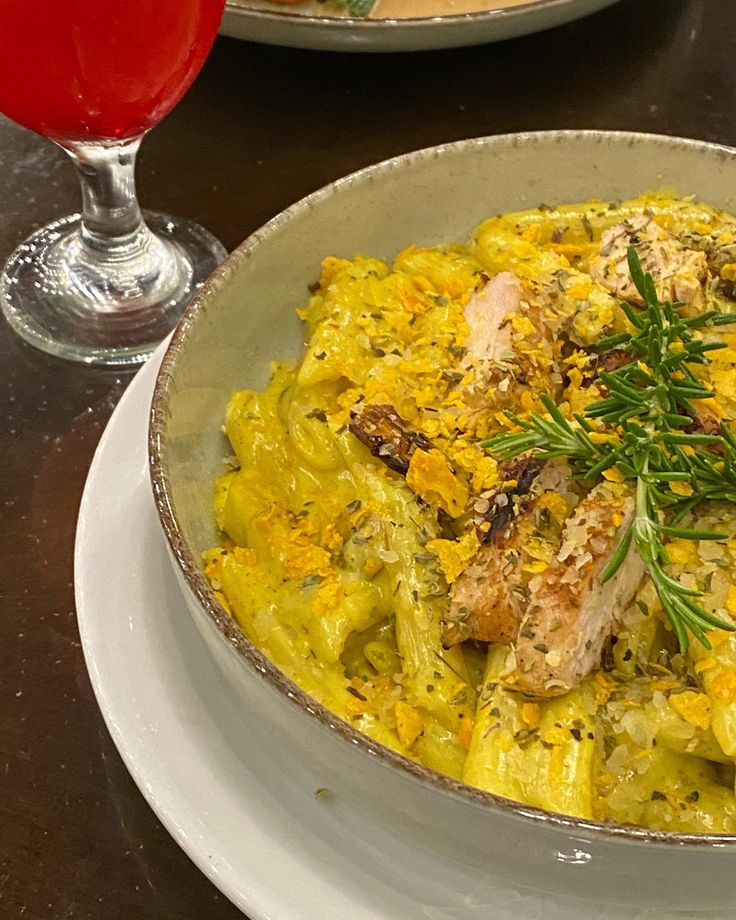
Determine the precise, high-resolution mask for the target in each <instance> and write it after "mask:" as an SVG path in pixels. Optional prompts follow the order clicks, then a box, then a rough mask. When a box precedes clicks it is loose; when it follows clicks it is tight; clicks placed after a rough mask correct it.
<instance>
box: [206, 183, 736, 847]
mask: <svg viewBox="0 0 736 920" xmlns="http://www.w3.org/2000/svg"><path fill="white" fill-rule="evenodd" d="M428 206H431V204H429V203H428ZM735 284H736V219H734V218H732V217H731V216H729V215H728V214H725V213H723V212H721V211H718V210H716V209H714V208H712V207H709V206H707V205H705V204H699V203H695V202H694V201H692V200H689V199H675V198H672V197H667V196H665V195H664V194H656V195H655V194H652V195H648V196H644V197H642V198H639V199H636V200H632V201H625V202H586V203H584V204H573V205H565V206H560V207H552V206H547V205H541V206H540V207H539V208H536V209H533V210H528V211H523V212H519V213H513V214H505V215H502V216H497V217H492V218H490V219H488V220H487V221H485V222H484V223H483V224H481V225H480V227H478V228H477V230H476V231H475V232H474V233H473V234H472V236H471V238H470V239H469V240H468V241H467V242H466V243H463V244H458V243H453V244H446V245H441V246H435V247H428V248H426V247H425V248H420V247H416V246H409V247H408V248H406V249H404V250H403V251H402V252H400V253H399V254H398V255H397V256H396V258H395V259H394V261H393V264H391V265H389V264H387V263H386V262H384V261H381V260H379V259H376V258H372V257H370V256H369V255H359V256H357V257H355V258H354V259H350V260H348V259H342V258H335V257H327V258H325V260H324V262H323V264H322V269H321V275H320V277H319V281H318V283H316V284H315V285H314V286H313V290H312V292H311V296H310V297H309V299H308V302H307V303H306V306H304V307H303V308H300V309H299V311H298V312H299V315H300V317H301V318H302V319H303V320H304V323H305V339H306V345H305V348H304V351H303V354H302V355H301V357H300V358H299V360H298V361H297V362H296V363H283V362H275V363H274V364H273V369H272V370H273V373H272V379H271V382H270V384H269V386H268V387H267V389H266V390H265V391H263V392H255V391H253V390H243V391H242V392H238V393H236V394H234V395H233V397H232V399H231V400H230V403H229V405H228V407H227V414H226V421H225V430H226V434H227V437H228V438H229V441H230V443H231V445H232V449H233V454H234V455H233V456H232V457H231V458H229V459H228V461H227V465H226V470H225V472H224V474H223V475H222V476H221V478H220V479H219V480H218V482H217V484H216V488H215V499H214V506H215V517H216V522H217V525H218V528H219V530H220V531H221V533H222V535H223V536H222V542H221V545H220V546H218V547H214V548H212V549H211V550H208V551H207V552H206V553H205V568H206V573H207V575H208V577H209V579H210V581H211V583H212V585H213V588H214V589H215V591H216V593H217V596H218V599H219V600H220V602H221V604H222V605H223V607H224V608H225V609H226V611H228V613H229V614H230V615H231V616H232V617H233V618H234V619H235V620H236V621H237V622H238V623H239V624H240V626H241V628H242V629H243V631H244V632H245V634H246V635H247V636H248V638H249V639H250V640H251V641H252V642H253V643H254V644H255V645H256V646H258V647H259V648H260V649H262V650H263V652H264V653H265V654H266V655H267V656H268V657H269V658H270V659H271V660H272V661H273V662H274V663H275V664H276V665H277V666H278V667H279V668H280V669H282V670H283V671H284V672H285V673H286V674H287V675H288V676H289V677H291V678H292V679H293V680H294V681H296V682H297V683H298V684H299V685H300V686H301V687H302V688H304V690H305V691H307V692H308V693H309V694H311V695H312V696H313V697H314V698H315V699H317V700H318V701H319V702H320V703H322V704H324V705H325V706H327V707H328V708H329V709H330V710H332V711H334V712H335V713H336V714H337V715H338V716H339V717H341V718H342V719H345V720H347V721H349V722H350V723H352V724H353V725H355V726H356V727H357V728H358V729H360V730H361V731H363V732H365V733H366V734H367V735H369V736H370V737H371V738H373V739H375V740H376V741H378V742H381V743H383V744H384V745H387V746H389V747H390V748H393V749H395V750H397V751H399V752H400V753H402V754H404V755H405V756H406V757H409V758H412V759H414V760H417V761H419V762H421V763H423V764H425V765H426V766H428V767H430V768H432V769H434V770H437V771H440V772H442V773H445V774H449V775H450V776H453V777H456V778H458V779H461V780H463V781H464V782H466V783H468V784H470V785H472V786H476V787H479V788H481V789H484V790H488V791H490V792H493V793H496V794H498V795H500V796H505V797H507V798H510V799H514V800H516V801H519V802H523V803H527V804H530V805H535V806H540V807H543V808H545V809H549V810H551V811H555V812H560V813H564V814H568V815H575V816H580V817H586V818H592V819H597V820H601V821H611V822H617V823H622V824H633V825H639V826H644V827H649V828H655V829H660V830H669V831H679V832H708V831H711V832H721V833H729V832H736V798H735V797H734V758H736V633H733V629H734V619H733V618H734V616H735V615H736V570H735V568H734V561H735V560H736V532H735V530H734V522H736V505H734V502H735V501H736V462H735V461H736V438H735V437H734V435H733V434H732V432H731V428H730V426H729V420H730V419H733V418H734V417H736V315H733V314H731V312H730V311H731V309H732V307H733V302H734V300H736V289H735V287H734V285H735ZM305 299H306V295H305ZM295 306H298V305H296V304H295Z"/></svg>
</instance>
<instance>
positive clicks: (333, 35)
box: [220, 0, 617, 51]
mask: <svg viewBox="0 0 736 920" xmlns="http://www.w3.org/2000/svg"><path fill="white" fill-rule="evenodd" d="M616 2H617V0H531V2H529V3H524V4H522V5H521V6H511V7H505V8H501V9H496V10H486V11H485V12H479V13H465V14H461V15H454V16H425V17H422V18H419V19H347V18H342V17H336V16H314V15H308V14H305V13H300V12H298V9H297V8H296V7H292V6H279V5H278V4H276V3H270V2H269V0H227V3H226V4H225V14H224V16H223V20H222V26H221V28H220V31H221V32H223V33H224V34H225V35H230V36H232V37H233V38H243V39H247V40H248V41H256V42H265V43H266V44H269V45H288V46H290V47H293V48H312V49H317V50H323V51H427V50H430V49H436V48H456V47H461V46H463V45H480V44H482V43H483V42H497V41H502V40H503V39H506V38H515V37H517V36H519V35H529V34H530V33H532V32H541V31H542V30H543V29H551V28H552V27H553V26H559V25H562V24H563V23H565V22H571V21H572V20H573V19H579V18H580V17H581V16H587V15H588V14H589V13H594V12H596V11H597V10H601V9H603V8H604V7H606V6H611V5H612V4H613V3H616Z"/></svg>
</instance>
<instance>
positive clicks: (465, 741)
mask: <svg viewBox="0 0 736 920" xmlns="http://www.w3.org/2000/svg"><path fill="white" fill-rule="evenodd" d="M457 736H458V738H459V739H460V744H462V746H463V747H464V748H465V750H466V751H468V750H470V740H471V738H472V737H473V720H472V719H471V718H470V716H463V717H462V719H461V720H460V731H459V732H458V733H457Z"/></svg>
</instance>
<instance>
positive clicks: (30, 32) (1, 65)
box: [0, 0, 223, 140]
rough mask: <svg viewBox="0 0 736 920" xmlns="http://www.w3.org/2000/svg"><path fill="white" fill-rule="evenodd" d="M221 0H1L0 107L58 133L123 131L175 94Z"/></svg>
mask: <svg viewBox="0 0 736 920" xmlns="http://www.w3.org/2000/svg"><path fill="white" fill-rule="evenodd" d="M222 8H223V0H115V2H104V0H0V111H2V112H4V113H5V114H6V115H8V116H9V117H10V118H12V119H13V120H14V121H17V122H18V123H19V124H21V125H25V127H27V128H31V129H33V130H34V131H38V132H39V134H44V135H46V136H47V137H52V138H55V139H59V140H71V139H74V140H82V139H84V138H128V137H135V136H136V135H138V134H141V133H143V131H146V130H148V128H151V127H152V126H153V125H155V124H156V123H157V122H159V121H160V120H161V119H162V118H163V117H164V115H166V114H168V112H170V111H171V109H172V108H173V107H174V106H175V105H176V103H177V102H178V101H179V100H180V99H181V97H182V96H183V95H184V93H185V92H186V90H187V89H188V88H189V86H190V84H191V83H192V81H193V80H194V78H195V76H196V75H197V74H198V73H199V70H200V68H201V66H202V64H203V63H204V60H205V58H206V57H207V54H208V53H209V50H210V47H211V46H212V42H213V41H214V38H215V34H216V33H217V27H218V24H219V22H220V16H221V15H222Z"/></svg>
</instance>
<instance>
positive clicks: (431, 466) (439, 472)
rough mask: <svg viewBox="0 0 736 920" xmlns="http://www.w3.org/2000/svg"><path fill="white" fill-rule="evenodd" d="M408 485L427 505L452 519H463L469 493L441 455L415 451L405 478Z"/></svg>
mask: <svg viewBox="0 0 736 920" xmlns="http://www.w3.org/2000/svg"><path fill="white" fill-rule="evenodd" d="M406 481H407V483H408V485H409V486H410V487H411V488H412V489H413V490H414V491H415V492H416V493H417V495H419V496H420V497H421V498H423V499H424V501H426V502H427V503H428V504H434V505H439V506H440V508H442V509H443V511H446V512H447V513H448V514H449V515H450V517H454V518H457V517H460V515H461V514H462V513H463V511H464V510H465V505H466V504H467V502H468V489H467V486H465V485H463V483H462V482H460V480H459V479H458V478H457V476H456V475H455V474H454V473H453V471H452V470H451V469H450V464H449V461H448V459H447V457H446V456H445V455H444V454H443V453H442V451H440V450H437V449H436V448H432V449H431V450H429V451H425V450H415V451H414V453H413V454H412V455H411V461H410V462H409V470H408V472H407V474H406Z"/></svg>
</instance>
